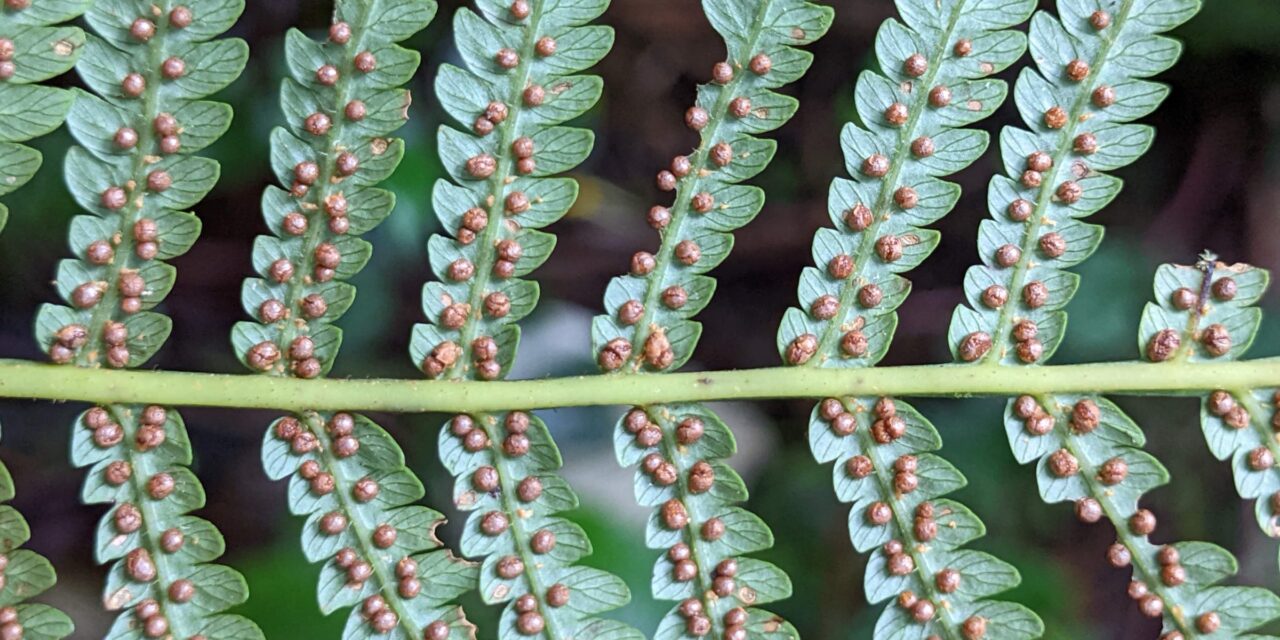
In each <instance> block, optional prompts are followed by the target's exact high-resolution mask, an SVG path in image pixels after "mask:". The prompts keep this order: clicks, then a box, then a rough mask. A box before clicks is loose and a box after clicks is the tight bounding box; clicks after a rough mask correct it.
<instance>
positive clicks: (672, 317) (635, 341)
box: [592, 0, 832, 640]
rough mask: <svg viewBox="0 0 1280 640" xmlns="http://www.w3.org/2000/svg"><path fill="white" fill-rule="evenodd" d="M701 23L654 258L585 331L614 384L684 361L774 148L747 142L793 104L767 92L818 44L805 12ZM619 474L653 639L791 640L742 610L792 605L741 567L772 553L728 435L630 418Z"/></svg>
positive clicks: (770, 6) (768, 5) (755, 203)
mask: <svg viewBox="0 0 1280 640" xmlns="http://www.w3.org/2000/svg"><path fill="white" fill-rule="evenodd" d="M703 10H704V12H705V13H706V15H707V18H708V19H709V20H710V21H711V25H712V27H714V28H715V30H716V31H717V32H719V34H720V35H721V36H722V37H723V38H724V41H725V48H726V49H727V54H728V55H727V59H726V60H725V61H724V62H718V63H716V64H715V65H714V67H713V68H712V82H711V83H709V84H704V85H700V86H699V87H698V97H697V101H696V103H695V105H694V106H693V107H690V108H689V110H688V111H687V112H686V113H685V124H686V125H687V126H688V127H689V128H690V129H693V130H694V131H697V132H699V135H700V143H699V146H698V147H697V149H695V150H694V151H693V152H692V153H690V154H689V155H687V156H684V155H681V156H676V157H675V158H674V159H673V160H672V162H671V167H670V169H669V170H664V171H662V172H660V173H659V174H658V187H659V188H660V189H663V190H666V191H675V202H674V203H673V204H672V205H671V206H669V207H664V206H655V207H653V208H652V209H650V210H649V213H648V222H649V225H650V226H651V227H653V228H654V229H656V230H657V231H658V232H659V235H660V236H661V246H660V247H659V249H658V251H657V253H656V254H650V253H648V252H644V251H641V252H638V253H636V254H635V255H634V256H633V257H632V259H631V273H630V275H626V276H620V277H616V278H614V279H613V280H612V281H611V282H610V283H609V287H608V289H607V290H606V292H605V308H606V310H607V311H608V312H609V315H602V316H597V317H596V318H595V320H594V322H593V323H592V345H593V349H594V350H595V353H596V357H597V362H598V364H599V365H600V367H601V368H602V369H603V370H605V371H606V372H613V373H615V374H632V373H651V372H662V371H669V370H674V369H676V368H679V367H680V366H682V365H683V364H684V363H685V362H687V361H688V360H689V358H690V357H691V356H692V355H693V350H694V347H695V346H696V345H697V341H698V337H699V336H700V334H701V332H702V327H701V325H700V324H699V323H697V322H695V321H693V320H692V319H691V318H692V317H693V315H695V314H696V313H697V312H698V311H700V310H702V308H703V307H705V306H706V305H707V303H708V302H710V300H711V295H712V293H713V292H714V290H715V280H714V279H712V278H710V277H708V276H706V275H704V274H705V273H706V272H708V271H710V270H711V269H712V268H714V267H715V266H716V265H718V264H720V262H721V261H723V260H724V259H725V257H727V256H728V255H729V251H730V249H731V248H732V247H733V236H732V235H731V233H730V232H732V231H733V230H735V229H737V228H739V227H741V226H743V225H745V224H747V223H748V222H750V221H751V220H752V219H753V218H754V217H755V216H756V214H758V213H759V212H760V209H761V207H763V206H764V191H763V190H762V189H760V188H758V187H753V186H744V185H740V184H738V183H740V182H742V181H744V180H747V179H749V178H751V177H753V176H755V175H756V174H758V173H760V172H761V171H763V170H764V168H765V167H766V166H767V165H768V164H769V161H770V160H772V159H773V154H774V151H775V150H776V147H777V144H776V143H775V142H774V141H772V140H768V139H762V138H758V137H756V136H757V135H759V134H762V133H765V132H768V131H772V130H774V129H777V128H778V127H781V126H782V125H783V124H784V123H786V122H787V120H789V119H790V118H791V116H792V115H793V114H794V113H795V110H796V108H797V102H796V101H795V100H794V99H793V98H790V97H787V96H785V95H782V94H780V93H777V92H775V91H774V89H777V88H779V87H781V86H783V85H786V84H788V83H791V82H794V81H796V80H798V79H799V78H800V77H801V76H803V75H804V73H805V71H806V70H808V67H809V63H810V62H811V61H812V58H813V56H812V54H809V53H808V52H805V51H803V50H800V49H798V48H797V47H798V46H800V45H805V44H809V43H811V42H813V41H814V40H816V39H818V38H820V37H822V35H823V34H824V33H825V32H826V30H827V28H828V27H829V26H830V24H831V17H832V11H831V9H830V8H828V7H823V6H819V5H816V4H812V3H809V2H805V1H804V0H705V1H704V2H703ZM614 446H615V449H616V452H617V456H618V462H619V463H621V464H623V465H625V466H632V465H637V464H638V465H639V469H638V470H637V471H636V476H635V492H636V500H637V502H639V503H640V504H641V505H644V506H650V507H655V511H654V513H653V515H652V517H651V518H650V521H649V526H648V529H647V532H646V542H647V544H648V545H649V546H650V547H651V548H655V549H665V550H666V554H665V555H664V556H662V557H660V558H659V559H658V561H657V563H656V564H655V566H654V573H653V580H652V588H653V593H654V595H655V596H656V597H658V598H660V599H663V600H679V601H681V602H680V604H679V605H677V606H676V607H674V608H673V609H672V610H671V611H670V612H668V613H667V615H666V616H665V617H664V618H663V619H662V621H661V622H660V623H659V626H658V630H657V634H656V637H657V638H662V639H664V640H666V639H674V638H689V637H701V636H706V635H708V634H710V635H711V636H713V637H720V636H722V635H723V636H725V637H751V638H780V639H781V638H795V637H797V635H798V634H797V633H796V630H795V628H794V627H792V626H791V624H790V623H789V622H786V621H785V620H782V619H781V618H779V617H778V616H776V615H774V614H772V613H770V612H768V611H765V610H763V609H758V608H754V607H755V606H756V605H764V604H768V603H770V602H774V601H777V600H781V599H785V598H788V597H790V595H791V580H790V578H788V577H787V575H786V573H784V572H783V571H782V570H781V569H780V568H778V567H777V566H774V565H773V564H770V563H768V562H764V561H761V560H757V559H754V558H749V557H746V555H747V554H750V553H755V552H759V551H762V550H765V549H768V548H769V547H771V546H773V533H772V532H771V531H770V530H769V527H768V526H767V525H766V524H765V523H764V521H762V520H761V519H760V518H758V517H757V516H755V515H753V514H751V513H750V512H748V511H746V510H744V509H742V508H741V507H739V506H737V503H740V502H742V501H745V500H746V499H747V489H746V485H745V484H744V483H743V481H742V478H740V477H739V476H738V474H737V473H736V472H734V471H733V469H732V468H730V467H729V466H728V465H727V464H725V462H724V459H725V458H727V457H729V456H730V455H732V454H733V453H734V451H735V450H736V445H735V443H734V438H733V434H732V432H731V431H730V430H729V428H728V426H726V425H725V424H724V423H723V422H722V421H721V420H720V419H719V418H718V417H717V416H716V415H715V414H714V413H713V412H711V411H710V410H708V409H707V408H705V407H703V406H701V405H699V404H680V405H675V404H672V405H651V406H637V407H633V408H632V409H631V410H630V412H628V413H627V414H626V415H625V416H624V417H623V418H622V419H621V420H620V421H619V423H618V426H617V428H616V429H615V434H614Z"/></svg>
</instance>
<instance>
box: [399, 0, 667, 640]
mask: <svg viewBox="0 0 1280 640" xmlns="http://www.w3.org/2000/svg"><path fill="white" fill-rule="evenodd" d="M607 6H608V2H607V0H586V1H584V2H577V3H558V2H551V1H547V0H532V1H531V2H529V3H528V8H529V13H528V15H524V16H518V15H515V14H514V13H513V11H512V5H510V4H506V3H501V2H494V1H492V0H481V1H480V2H478V3H477V7H476V8H477V9H478V13H477V12H474V11H472V10H470V9H466V8H463V9H461V10H459V11H458V13H457V14H456V15H455V16H454V23H453V26H454V37H455V41H456V42H457V45H458V48H459V50H460V52H461V54H462V61H463V63H464V65H465V68H463V67H457V66H453V65H448V64H446V65H443V66H442V67H441V68H440V72H439V74H438V75H437V77H436V82H435V89H436V94H437V96H438V97H439V98H440V100H441V103H442V104H443V106H444V107H445V109H446V111H448V113H449V115H450V116H451V117H452V118H453V119H454V120H455V121H456V123H457V125H460V126H461V127H463V129H458V128H455V127H454V126H451V125H443V126H441V127H440V130H439V133H438V148H439V150H440V158H441V160H442V162H443V163H444V166H445V169H446V170H447V172H448V174H449V178H447V179H445V178H442V179H440V180H438V181H437V182H436V184H435V187H434V189H433V193H432V204H433V208H434V209H435V212H436V216H437V217H438V218H439V219H440V223H441V226H442V227H443V228H444V229H445V231H446V233H448V234H449V235H442V234H441V235H435V236H433V237H432V238H431V240H430V242H429V246H428V252H429V254H430V259H431V270H432V272H433V273H434V274H435V275H436V277H437V278H438V281H434V282H429V283H427V284H426V286H425V287H424V288H423V294H422V307H423V313H424V314H425V315H426V318H427V322H425V323H421V324H418V325H416V326H415V327H414V328H413V333H412V336H411V340H410V345H409V355H410V357H411V358H412V360H413V362H414V364H415V365H416V366H418V367H419V368H420V369H421V370H422V371H423V373H425V374H426V375H427V376H428V377H433V378H443V379H453V380H458V379H469V378H475V379H480V380H493V379H497V378H501V377H504V376H506V375H507V373H508V372H509V371H510V369H511V366H512V365H513V363H514V358H515V353H516V345H517V343H518V341H519V338H520V329H519V327H518V326H517V324H516V322H518V321H519V320H520V319H521V318H523V317H524V316H526V315H527V314H528V313H529V312H531V311H532V310H533V308H534V306H535V305H536V304H537V301H538V285H537V284H536V283H535V282H532V281H528V280H525V279H523V278H524V276H527V275H528V274H529V273H530V272H532V271H533V270H534V269H536V268H537V267H539V266H540V265H541V264H542V263H543V262H544V261H545V260H546V259H547V258H548V257H549V256H550V254H551V251H552V249H554V247H555V236H553V235H551V234H549V233H545V232H542V231H539V230H538V229H540V228H542V227H545V226H547V225H550V224H551V223H553V222H555V221H556V220H559V219H560V218H561V217H562V216H564V214H565V213H567V212H568V210H569V208H570V207H571V206H572V205H573V203H574V201H575V200H576V199H577V196H578V184H577V182H576V181H575V180H572V179H569V178H560V177H553V175H554V174H557V173H562V172H564V171H568V170H571V169H573V168H574V167H576V166H577V165H578V164H580V163H581V162H582V161H583V160H585V159H586V157H587V155H588V154H589V153H590V151H591V148H592V145H593V144H594V138H595V137H594V134H593V133H592V132H591V131H589V130H587V129H580V128H576V127H567V126H561V125H562V123H564V122H566V121H569V120H572V119H574V118H577V117H578V116H580V115H582V114H583V113H585V112H586V111H587V110H589V109H591V108H592V107H593V106H594V105H595V103H596V101H597V100H598V99H599V97H600V92H601V89H602V83H601V81H600V79H599V78H598V77H595V76H589V75H576V74H579V73H580V72H582V71H584V70H586V69H587V68H589V67H591V66H593V65H594V64H595V63H596V62H598V61H599V60H600V59H601V58H603V57H604V56H605V54H607V53H608V51H609V49H610V48H611V47H612V45H613V30H612V28H610V27H606V26H599V25H592V24H588V23H589V22H591V21H592V20H594V19H596V18H597V17H598V16H599V15H600V14H601V13H603V12H604V10H605V9H606V8H607ZM482 162H487V163H488V168H487V170H484V171H480V170H478V168H479V166H480V164H479V163H482ZM464 424H465V425H470V426H468V427H467V428H466V431H467V433H469V435H466V434H463V431H464V430H463V428H462V426H461V425H464ZM455 425H457V426H456V427H455ZM482 434H483V437H482ZM440 456H441V459H442V460H443V461H444V463H445V466H446V467H447V468H448V469H449V471H450V472H451V473H452V474H453V475H454V476H456V483H455V492H454V501H455V503H456V504H457V505H458V507H459V508H461V509H464V510H473V511H474V512H473V513H472V515H471V517H470V518H468V521H467V524H466V530H465V532H464V534H463V538H462V543H461V551H462V553H463V554H465V555H467V556H468V557H473V558H476V559H477V560H478V561H479V562H480V568H479V572H478V575H477V577H476V578H475V580H474V581H473V582H474V584H472V585H470V586H471V587H472V588H475V587H477V586H478V588H479V591H480V596H481V598H482V599H483V600H484V601H485V602H487V603H490V604H501V603H506V607H505V608H504V609H503V611H502V614H501V616H500V618H499V621H498V633H497V637H499V638H546V639H547V640H570V639H573V638H609V639H617V640H630V639H635V640H640V639H641V638H643V637H644V636H643V635H642V634H640V632H638V631H636V630H635V629H632V628H631V627H629V626H627V625H625V624H622V623H620V622H617V621H613V620H608V619H605V618H599V617H596V616H597V615H598V614H601V613H605V612H607V611H610V610H612V609H616V608H618V607H621V606H623V605H625V604H626V603H627V602H629V601H630V599H631V593H630V591H629V590H628V588H627V586H626V584H625V583H623V582H622V581H621V580H620V579H619V578H618V577H616V576H614V575H612V574H609V573H607V572H604V571H601V570H598V569H592V568H588V567H582V566H578V565H577V564H576V563H577V561H578V560H579V559H581V558H582V557H583V556H586V555H588V554H590V553H591V543H590V541H589V540H588V539H587V536H586V533H585V532H584V531H583V530H582V529H581V528H580V527H578V526H577V525H576V524H574V523H572V522H570V521H569V520H566V519H564V518H561V517H559V516H557V515H556V514H558V513H559V512H561V511H564V510H567V509H572V508H574V507H576V506H577V496H576V495H574V493H573V491H572V489H570V488H569V486H568V485H567V483H565V481H564V480H563V479H562V478H561V477H560V476H558V475H557V474H556V471H557V470H558V469H559V468H560V454H559V451H558V450H557V449H556V445H555V443H554V441H553V440H552V438H551V435H550V433H549V432H548V431H547V429H546V426H545V425H544V424H543V422H542V421H541V420H540V419H539V418H537V417H534V416H530V415H529V414H526V413H524V412H511V413H508V414H475V415H471V416H466V415H462V416H456V417H455V418H454V419H453V420H452V421H450V423H449V424H446V426H445V427H444V429H443V430H442V431H441V436H440ZM478 470H480V471H478ZM477 473H480V474H481V475H485V476H486V477H487V480H486V483H487V484H478V483H480V481H479V479H478V476H477ZM533 482H537V483H539V486H541V487H542V490H541V492H539V493H537V496H538V497H533V495H534V494H531V493H522V489H521V487H526V485H522V483H533ZM479 487H484V488H479ZM525 491H528V489H527V488H526V489H525ZM522 495H524V496H525V497H529V498H531V499H530V500H527V501H526V500H522V499H521V496H522ZM498 521H501V522H502V523H504V524H503V525H502V526H501V527H498V526H497V525H496V523H497V522H498ZM549 541H550V542H549ZM544 545H546V546H544ZM517 565H518V567H517ZM517 569H518V570H517ZM565 594H567V600H563V601H562V596H564V595H565Z"/></svg>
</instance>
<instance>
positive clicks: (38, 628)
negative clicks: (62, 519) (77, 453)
mask: <svg viewBox="0 0 1280 640" xmlns="http://www.w3.org/2000/svg"><path fill="white" fill-rule="evenodd" d="M14 494H15V489H14V484H13V476H11V475H9V469H8V468H7V467H5V465H4V464H3V463H0V502H8V501H10V500H12V499H13V496H14ZM30 539H31V529H30V528H29V527H28V526H27V521H26V520H25V519H24V518H23V517H22V514H21V513H18V510H17V509H15V508H13V507H12V506H10V505H7V504H0V541H3V542H2V543H0V557H2V558H4V560H3V567H2V568H0V620H2V621H0V635H6V634H7V635H9V636H11V637H13V636H14V632H15V631H16V632H17V635H18V636H20V637H23V638H31V639H33V640H61V639H62V638H65V637H67V636H69V635H71V633H72V632H73V631H74V630H75V625H74V624H73V623H72V622H71V618H69V617H67V614H65V613H63V612H61V611H59V610H57V609H55V608H53V607H50V606H48V605H44V604H31V603H27V602H26V601H27V600H29V599H31V598H34V597H36V596H38V595H40V594H41V593H44V592H45V591H48V590H49V589H50V588H52V587H53V585H54V584H55V583H57V581H58V575H57V573H56V572H55V571H54V570H53V565H51V564H49V561H48V560H47V559H45V558H44V556H41V555H40V554H38V553H36V552H34V551H30V550H28V549H22V548H20V547H21V546H22V545H24V544H26V542H27V540H30Z"/></svg>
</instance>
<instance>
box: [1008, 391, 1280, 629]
mask: <svg viewBox="0 0 1280 640" xmlns="http://www.w3.org/2000/svg"><path fill="white" fill-rule="evenodd" d="M1005 431H1006V432H1007V434H1008V436H1009V444H1010V446H1011V447H1012V449H1013V453H1014V457H1016V458H1017V459H1018V461H1019V462H1021V463H1024V464H1026V463H1030V462H1036V463H1037V464H1036V481H1037V485H1038V486H1039V489H1040V496H1041V498H1042V499H1044V501H1045V502H1049V503H1057V502H1067V501H1072V502H1074V503H1075V510H1076V515H1077V517H1079V518H1080V520H1081V521H1083V522H1086V523H1093V522H1099V521H1101V520H1102V519H1104V518H1105V519H1108V520H1110V521H1111V523H1112V524H1113V525H1115V528H1116V537H1117V541H1116V543H1115V544H1114V545H1112V546H1111V548H1110V549H1109V550H1108V551H1107V559H1108V561H1109V562H1110V563H1111V564H1112V565H1113V566H1115V567H1117V568H1123V567H1126V566H1129V565H1130V564H1132V566H1133V572H1134V582H1133V583H1132V584H1130V587H1129V595H1130V596H1131V597H1132V598H1133V599H1134V600H1135V601H1136V602H1137V605H1138V608H1139V610H1141V611H1142V612H1143V614H1145V615H1147V616H1148V617H1152V618H1156V617H1162V618H1163V620H1164V630H1165V631H1166V632H1178V633H1181V634H1182V636H1181V637H1183V638H1201V637H1239V634H1242V633H1244V632H1247V631H1249V630H1250V629H1253V628H1255V627H1258V626H1261V625H1263V624H1266V623H1267V622H1268V621H1271V620H1274V619H1276V618H1280V597H1277V596H1276V595H1275V594H1274V593H1272V592H1270V591H1268V590H1267V589H1263V588H1259V587H1237V586H1231V587H1224V586H1213V585H1214V584H1215V583H1217V582H1219V581H1221V580H1222V579H1224V578H1226V577H1228V576H1230V575H1232V574H1234V573H1235V572H1236V570H1237V563H1236V559H1235V558H1234V557H1233V556H1232V555H1231V553H1230V552H1228V551H1227V550H1225V549H1222V548H1221V547H1218V546H1217V545H1213V544H1209V543H1206V542H1180V543H1176V544H1169V545H1158V544H1154V543H1152V542H1151V541H1150V539H1149V536H1150V534H1151V533H1152V532H1153V531H1154V530H1155V528H1156V516H1155V514H1153V513H1152V512H1151V511H1149V510H1147V509H1144V508H1140V505H1139V502H1140V500H1141V498H1142V496H1143V495H1144V494H1146V493H1147V492H1148V491H1151V490H1152V489H1155V488H1157V487H1160V486H1162V485H1164V484H1167V483H1168V481H1169V472H1168V471H1167V470H1166V469H1165V468H1164V465H1162V464H1160V462H1159V461H1158V460H1156V459H1155V458H1154V457H1152V456H1151V455H1150V454H1148V453H1147V452H1145V451H1143V450H1142V446H1143V445H1144V444H1145V442H1146V438H1145V436H1144V435H1143V433H1142V429H1141V428H1139V427H1138V425H1137V424H1135V423H1134V422H1133V420H1131V419H1130V418H1129V417H1128V416H1127V415H1125V414H1124V412H1123V411H1121V410H1120V408H1119V407H1117V406H1116V405H1115V404H1113V403H1111V402H1110V401H1108V400H1106V399H1105V398H1102V397H1100V396H1097V395H1081V396H1066V395H1051V396H1042V397H1032V396H1021V397H1019V398H1017V399H1016V400H1013V401H1011V402H1010V403H1009V407H1008V409H1007V410H1006V414H1005Z"/></svg>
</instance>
